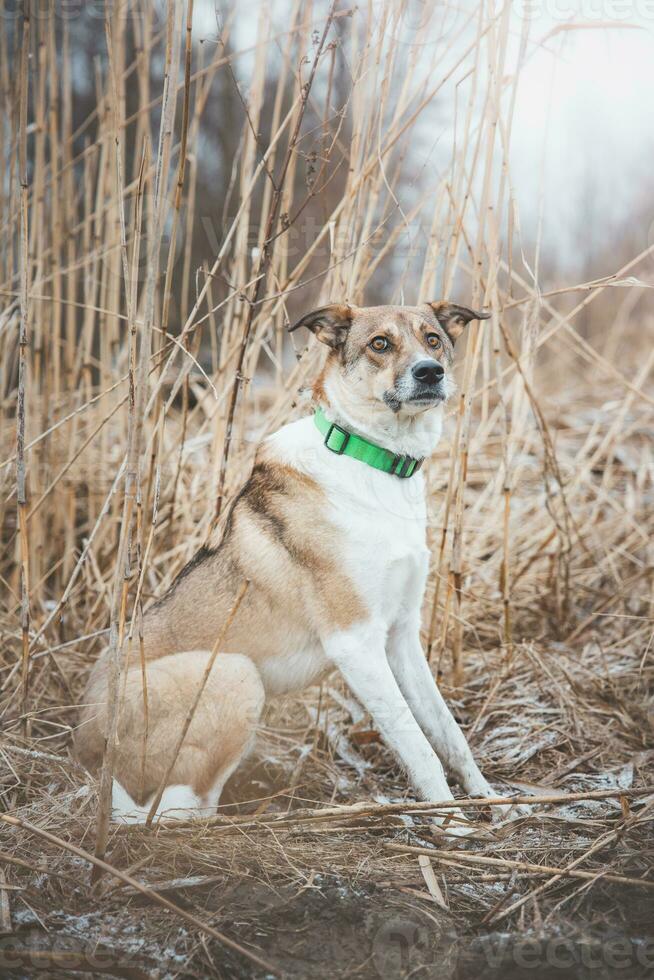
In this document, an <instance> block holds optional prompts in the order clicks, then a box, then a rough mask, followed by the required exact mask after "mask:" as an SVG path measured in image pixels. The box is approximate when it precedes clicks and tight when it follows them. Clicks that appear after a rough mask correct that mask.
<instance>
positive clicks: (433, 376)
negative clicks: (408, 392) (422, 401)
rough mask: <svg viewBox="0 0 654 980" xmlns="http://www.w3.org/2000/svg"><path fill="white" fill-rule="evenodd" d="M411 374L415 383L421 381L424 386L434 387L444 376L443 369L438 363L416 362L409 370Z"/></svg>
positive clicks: (430, 361) (429, 361)
mask: <svg viewBox="0 0 654 980" xmlns="http://www.w3.org/2000/svg"><path fill="white" fill-rule="evenodd" d="M411 374H412V375H413V377H414V378H415V379H416V381H422V383H423V384H426V385H435V384H438V382H439V381H440V380H441V378H442V377H443V375H444V374H445V368H444V367H443V365H442V364H439V363H438V361H432V360H428V361H418V363H417V364H414V365H413V367H412V368H411Z"/></svg>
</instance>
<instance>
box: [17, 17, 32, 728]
mask: <svg viewBox="0 0 654 980" xmlns="http://www.w3.org/2000/svg"><path fill="white" fill-rule="evenodd" d="M29 51H30V14H29V10H25V12H24V14H23V21H22V47H21V59H20V102H19V107H20V108H19V122H18V126H19V132H18V183H19V186H20V270H21V271H20V327H19V336H18V389H17V398H16V503H17V507H18V527H19V544H20V602H21V613H20V624H21V640H22V666H21V712H22V715H23V718H24V726H25V732H26V733H27V732H28V730H29V722H28V716H27V696H28V685H29V666H30V665H29V631H30V560H29V554H30V542H29V537H28V529H27V471H26V460H25V412H26V405H25V394H26V387H27V374H28V363H27V359H28V343H29V339H30V338H29V328H30V300H29V277H30V262H29V252H28V248H29V245H28V243H29V207H28V197H29V178H28V173H27V100H28V91H29V74H30V73H29Z"/></svg>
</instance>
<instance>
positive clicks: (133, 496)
mask: <svg viewBox="0 0 654 980" xmlns="http://www.w3.org/2000/svg"><path fill="white" fill-rule="evenodd" d="M106 23H107V37H108V47H109V50H110V59H111V28H110V22H109V19H108V18H107V21H106ZM167 29H168V35H167V44H166V72H165V84H164V96H163V100H162V114H161V126H160V131H159V147H158V151H157V162H156V177H155V188H154V198H153V199H154V204H153V208H154V215H153V216H152V217H151V227H150V229H149V240H148V265H147V273H146V283H145V297H144V311H143V322H142V325H141V329H140V331H139V333H140V349H139V351H138V360H137V349H136V335H137V324H136V319H135V317H136V281H135V280H134V279H133V278H132V279H130V273H129V270H128V261H127V248H126V240H125V233H124V227H125V226H124V211H123V207H122V197H123V189H122V178H121V167H120V165H119V162H118V161H119V159H120V152H119V153H118V154H117V183H118V195H119V206H118V207H119V213H120V219H121V229H122V237H123V249H122V254H123V271H124V276H125V291H126V296H127V295H129V296H131V301H130V302H129V306H128V317H129V328H130V335H131V343H130V370H129V375H130V377H129V389H130V398H129V404H128V419H129V421H128V434H127V454H126V457H127V459H126V470H125V489H124V497H123V513H122V521H121V533H120V539H119V544H118V553H117V557H116V567H115V576H114V583H113V589H112V610H111V621H110V627H109V630H110V632H109V637H110V654H109V656H110V665H111V666H110V670H109V684H108V692H107V726H106V734H105V739H106V741H105V751H104V756H103V760H102V770H101V774H100V793H99V806H98V817H97V832H96V843H95V853H96V856H97V857H100V858H102V857H104V854H105V853H106V848H107V841H108V837H109V820H110V817H111V794H112V786H113V764H114V759H115V753H116V740H117V737H118V720H119V712H120V709H121V705H120V700H119V688H120V680H121V677H122V673H123V670H124V665H125V651H124V650H123V638H124V630H125V620H126V616H127V597H128V589H129V583H130V579H131V577H132V570H131V556H130V554H129V547H130V536H131V533H132V519H133V515H134V510H135V507H136V505H137V497H138V496H139V495H140V456H141V441H142V438H141V434H142V429H143V421H144V414H145V406H146V399H147V393H146V382H147V377H148V373H147V368H148V363H149V359H150V348H151V336H152V326H153V320H154V303H155V280H156V276H157V274H158V267H159V251H160V248H161V238H162V235H163V220H164V211H165V189H166V184H167V177H168V163H169V159H170V148H171V141H172V135H173V134H172V129H173V123H174V118H175V98H174V94H175V93H176V88H177V85H176V77H177V64H178V61H177V59H178V44H179V30H180V24H179V17H178V9H177V5H176V4H175V3H174V2H172V0H171V2H170V3H169V4H168V11H167ZM116 142H117V146H118V148H119V143H118V138H117V137H116ZM137 244H138V243H135V249H134V262H135V263H137V262H138V260H139V256H138V251H137ZM171 247H174V245H172V244H171ZM133 275H134V270H132V276H133ZM98 867H99V865H95V866H94V875H96V874H97V869H98Z"/></svg>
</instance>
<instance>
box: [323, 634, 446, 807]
mask: <svg viewBox="0 0 654 980" xmlns="http://www.w3.org/2000/svg"><path fill="white" fill-rule="evenodd" d="M323 643H324V649H325V654H326V656H327V657H328V659H329V660H330V661H331V662H332V663H333V664H334V665H335V666H336V667H338V669H339V670H340V672H341V674H342V675H343V677H344V678H345V681H346V683H347V685H348V687H349V688H350V689H351V691H352V693H353V694H354V695H355V697H356V698H358V700H359V701H360V702H361V703H362V705H363V706H364V708H365V709H366V710H367V711H368V712H369V713H370V714H371V715H372V718H373V720H374V722H375V725H376V726H377V728H378V730H379V733H380V735H381V736H382V738H383V739H384V741H385V742H386V744H387V745H388V746H389V748H390V749H391V750H392V751H393V752H394V753H395V755H396V756H397V758H398V759H399V761H400V763H401V764H402V765H403V766H404V768H405V769H406V770H407V773H408V774H409V777H410V779H411V781H412V782H413V784H414V786H415V787H416V789H417V790H418V793H419V794H420V796H421V797H422V798H423V799H424V800H426V801H434V802H436V801H438V800H451V799H453V797H452V793H451V792H450V788H449V786H448V785H447V780H446V778H445V772H444V771H443V766H442V765H441V762H440V760H439V758H438V756H437V755H436V753H435V752H434V750H433V748H432V746H431V745H430V744H429V741H428V739H427V738H426V737H425V734H424V732H423V731H422V729H421V727H420V725H419V724H418V723H417V721H416V720H415V718H414V716H413V714H412V712H411V709H410V708H409V705H408V704H407V702H406V700H405V698H404V696H403V695H402V692H401V690H400V688H399V687H398V684H397V681H396V680H395V677H394V676H393V672H392V670H391V668H390V666H389V663H388V659H387V657H386V650H385V635H384V631H381V630H378V629H376V628H375V627H373V626H370V625H368V626H365V627H361V626H359V627H356V628H355V629H351V630H347V631H343V632H339V633H335V634H332V635H331V636H329V637H328V638H326V639H325V640H324V641H323ZM456 815H457V817H459V816H460V814H459V813H458V812H457V814H456Z"/></svg>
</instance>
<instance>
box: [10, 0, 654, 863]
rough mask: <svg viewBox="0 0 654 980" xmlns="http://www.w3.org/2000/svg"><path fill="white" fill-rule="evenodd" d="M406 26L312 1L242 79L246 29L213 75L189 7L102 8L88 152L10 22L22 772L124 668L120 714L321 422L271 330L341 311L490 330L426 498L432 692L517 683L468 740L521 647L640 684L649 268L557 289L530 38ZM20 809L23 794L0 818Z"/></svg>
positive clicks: (15, 625) (265, 40) (472, 357)
mask: <svg viewBox="0 0 654 980" xmlns="http://www.w3.org/2000/svg"><path fill="white" fill-rule="evenodd" d="M196 2H197V0H196ZM404 7H405V5H404V3H403V0H398V2H393V3H388V4H383V5H379V6H377V7H370V8H365V7H364V8H356V9H355V8H353V7H350V6H349V5H348V4H346V3H340V4H334V5H331V6H329V7H328V6H327V5H326V4H319V3H316V4H310V3H302V2H299V0H294V2H292V3H289V5H288V17H287V19H286V24H285V28H284V30H282V31H280V30H279V29H278V25H277V23H273V19H272V14H271V11H270V9H269V7H268V6H267V5H265V4H261V5H259V6H258V7H257V22H256V25H254V24H251V25H250V27H249V30H250V33H251V34H252V41H248V43H247V45H246V48H245V49H244V50H240V49H238V48H237V46H236V41H235V37H236V36H238V34H239V32H238V31H237V30H236V27H237V22H238V18H239V16H240V15H239V13H238V9H237V6H236V5H233V6H232V7H231V9H230V12H229V14H227V15H226V17H225V19H224V22H222V23H220V24H219V25H218V31H217V35H216V39H215V40H214V42H213V43H211V44H208V43H204V44H202V45H200V44H198V43H197V41H196V39H195V38H194V36H193V30H192V24H193V2H192V0H188V3H187V4H178V3H175V2H170V3H168V5H167V6H166V8H165V10H164V12H163V15H162V16H158V15H157V13H156V12H155V11H156V8H154V7H153V6H152V5H150V4H148V3H145V2H140V0H138V2H135V3H134V4H130V5H129V6H128V8H127V11H126V12H125V8H122V9H121V8H120V7H116V8H115V9H113V10H110V12H109V13H108V14H107V16H106V19H105V20H104V21H103V20H102V19H100V20H97V21H96V23H95V25H94V26H95V30H96V31H98V32H103V34H104V48H103V53H102V56H101V57H100V58H98V60H97V62H96V64H95V75H94V77H93V78H92V79H87V80H85V82H86V84H87V86H90V88H91V89H92V91H93V93H94V95H93V100H94V105H93V108H92V110H91V111H90V113H88V114H87V116H86V117H85V118H83V119H81V120H80V119H78V118H77V113H76V107H77V100H78V93H77V87H78V86H79V78H76V74H75V67H74V65H75V63H74V60H73V59H72V58H71V55H72V54H73V53H74V52H75V45H76V44H79V43H80V41H79V36H78V34H77V33H76V30H75V25H74V24H72V23H70V22H69V21H68V20H66V19H65V18H61V17H58V16H56V15H54V14H53V13H52V12H51V13H50V14H49V15H48V16H33V17H32V18H31V19H30V18H29V17H20V18H6V19H5V20H4V21H1V20H0V90H1V98H2V122H3V132H2V141H1V142H0V153H1V154H2V157H1V160H0V172H1V173H2V179H1V180H0V223H1V225H0V226H1V229H2V235H1V239H0V297H1V304H0V307H1V308H0V391H1V393H2V394H1V402H0V418H1V420H2V421H1V426H2V428H1V432H2V440H1V447H2V461H1V464H2V465H1V468H0V480H1V481H2V483H1V487H2V495H1V497H0V526H1V527H2V542H3V549H2V558H1V559H0V576H1V578H0V582H1V583H2V595H3V600H2V620H1V627H2V652H1V654H0V685H1V690H2V702H1V705H2V709H1V710H2V712H3V716H4V722H3V727H4V728H5V733H6V734H7V735H8V737H9V738H10V739H12V740H13V741H14V743H15V744H16V745H18V744H19V743H20V744H22V745H23V746H32V747H34V746H35V745H38V746H41V748H47V749H48V750H49V751H50V750H57V751H61V752H63V751H64V750H65V746H66V745H67V744H68V737H69V733H70V730H71V726H73V725H74V711H73V706H74V704H75V701H76V698H77V697H78V696H79V691H80V685H81V681H82V679H83V675H84V672H85V669H86V667H87V665H88V664H89V662H90V661H91V659H92V658H93V657H94V656H95V655H96V653H97V651H98V650H99V649H100V647H101V646H102V645H104V644H105V643H107V642H108V643H109V644H110V645H111V648H112V650H113V652H114V663H115V671H114V674H113V684H112V691H111V698H112V700H113V702H114V704H115V702H116V699H117V691H118V690H119V687H118V680H119V674H120V666H121V659H122V654H123V652H124V650H125V648H126V642H127V641H128V640H129V641H133V642H134V643H138V635H139V623H140V614H141V611H142V609H143V608H144V607H145V606H146V605H147V604H148V603H149V602H150V601H151V599H152V598H153V597H155V596H158V595H161V594H162V593H163V591H164V590H165V589H166V588H167V586H168V585H169V584H170V583H171V581H172V580H173V578H174V576H175V575H176V574H177V573H178V571H179V570H180V568H181V567H182V566H183V564H184V563H185V562H186V561H187V560H188V559H189V558H190V557H191V556H192V554H193V553H194V551H195V550H196V549H197V548H198V547H199V546H200V545H201V544H202V543H203V542H204V541H205V540H206V539H207V538H208V536H210V535H211V534H212V533H213V532H214V529H215V527H216V525H217V523H218V522H219V521H220V519H221V515H222V514H224V512H225V508H226V507H227V505H228V503H229V501H230V499H231V498H232V497H233V495H234V493H235V491H236V490H237V489H238V488H239V486H240V485H241V484H242V482H243V480H244V479H245V478H246V476H247V473H248V470H249V467H250V465H251V462H252V459H253V456H254V453H255V451H256V447H257V445H258V444H259V443H260V441H261V439H263V438H264V437H265V436H266V435H267V434H268V433H270V432H272V431H274V430H275V429H276V428H278V427H279V426H280V425H282V424H283V423H284V422H286V421H287V420H289V419H290V418H292V417H293V416H294V415H297V414H298V413H302V412H306V411H307V410H308V409H307V403H306V399H305V397H304V394H303V392H304V391H305V389H306V388H307V386H308V384H309V382H310V379H311V377H312V375H313V373H314V372H315V370H316V367H317V364H318V362H319V359H320V356H321V351H320V350H319V349H318V345H315V344H312V343H308V342H307V344H308V345H307V346H303V344H304V343H305V341H301V342H300V341H298V340H294V341H291V339H290V338H289V337H287V335H286V333H285V329H286V327H287V325H288V324H289V322H290V321H291V320H292V319H293V317H294V315H295V314H297V313H298V312H299V311H300V310H301V309H304V308H308V307H310V306H311V305H318V304H319V303H321V302H323V301H326V300H328V299H333V300H347V301H348V302H351V303H355V304H366V303H369V302H405V301H406V302H407V303H414V302H417V301H419V300H424V299H436V298H441V297H452V298H457V299H458V300H460V301H463V302H469V303H470V304H471V305H473V306H474V305H478V306H487V307H489V308H490V309H491V310H492V319H491V320H490V321H488V323H486V324H472V325H471V326H470V328H469V331H468V334H467V338H466V340H465V342H464V343H463V345H462V348H461V350H460V353H459V361H460V377H459V383H460V389H459V396H458V398H457V399H455V400H454V401H453V402H452V403H451V405H450V410H451V411H450V419H449V424H448V429H447V439H446V441H444V442H443V444H442V445H441V447H439V450H438V451H437V453H436V455H435V456H434V458H433V459H432V460H431V461H430V463H429V465H428V467H427V470H426V473H427V481H428V488H429V513H430V525H429V534H430V542H431V547H432V554H433V564H432V573H431V579H430V586H429V591H428V597H427V606H426V609H425V618H424V629H425V641H426V644H427V647H428V650H429V655H430V657H431V660H432V663H433V664H434V669H435V670H437V671H438V672H439V674H440V675H441V676H443V677H444V679H445V680H446V681H450V682H452V683H453V684H455V685H461V684H465V683H466V681H467V680H469V679H470V672H469V670H467V665H468V663H470V662H471V661H470V657H473V654H474V657H473V661H472V662H474V663H476V664H478V663H479V661H478V659H477V658H478V656H479V655H480V654H481V655H482V656H486V654H487V653H488V654H489V655H490V653H491V652H492V653H493V654H498V653H499V657H500V659H499V661H498V662H499V663H500V664H501V665H502V668H501V671H500V672H499V673H498V675H497V678H496V680H495V681H494V682H493V683H492V684H491V685H490V687H489V688H488V689H487V690H485V691H484V692H483V699H484V705H485V707H484V708H483V709H482V714H483V711H484V710H487V706H488V705H490V704H491V703H492V702H493V699H495V698H496V697H497V696H498V688H499V690H500V691H501V687H500V685H501V683H502V681H503V680H506V679H507V678H510V677H511V676H512V672H513V670H514V667H513V665H514V663H518V661H520V658H521V657H522V656H523V654H524V650H525V649H528V650H533V648H534V644H536V645H540V646H539V650H540V651H541V652H542V651H543V649H545V651H546V652H547V653H548V654H549V655H551V656H552V657H554V656H556V650H557V649H558V648H559V647H560V645H564V646H565V647H566V649H568V650H569V649H572V650H573V651H574V650H575V649H576V648H577V647H578V648H579V650H581V649H582V647H584V645H586V644H587V643H588V642H589V640H590V639H591V638H593V639H597V638H598V637H599V642H600V646H601V649H602V654H601V656H602V657H604V658H609V659H610V657H611V656H613V655H616V656H617V655H618V654H620V655H622V654H623V653H624V651H633V652H634V657H635V661H634V663H636V665H639V667H638V669H640V671H641V676H649V677H650V678H651V636H652V634H651V619H650V618H649V617H650V613H651V596H652V592H651V589H652V575H651V572H652V552H651V535H652V520H653V518H652V514H653V510H652V506H651V501H652V490H651V475H652V474H651V468H652V457H651V441H650V440H651V432H652V424H653V422H654V412H653V406H654V395H653V394H652V390H651V386H650V373H651V369H652V365H653V362H654V353H653V345H652V343H651V337H652V315H651V313H650V312H649V310H648V309H647V307H646V305H645V301H644V296H645V295H646V294H645V290H644V288H643V286H642V282H640V278H642V277H645V278H646V276H647V262H648V261H649V257H650V254H651V251H652V249H651V248H649V249H647V250H646V251H644V252H643V253H641V254H640V255H634V256H633V257H630V258H629V259H628V260H625V261H624V262H621V263H620V267H619V268H618V267H616V269H615V275H614V276H612V277H610V278H608V279H602V280H598V281H595V282H589V283H584V284H581V285H574V284H571V283H557V284H554V285H552V286H551V287H547V288H545V287H544V286H543V284H542V283H541V280H540V270H539V264H538V261H539V260H538V249H537V248H536V250H535V253H534V251H533V250H530V249H529V248H528V247H527V244H526V243H525V242H524V241H523V240H522V238H521V233H520V223H519V213H518V208H517V204H516V200H515V195H514V188H513V185H512V181H511V167H510V150H511V144H512V141H513V140H515V139H516V136H518V135H519V134H516V133H515V132H514V129H513V115H514V110H515V98H516V92H517V90H518V86H519V84H520V71H521V68H522V66H523V64H524V61H525V58H526V57H527V56H528V53H529V50H530V43H531V41H532V40H534V39H530V38H529V36H528V23H527V22H524V23H519V32H518V34H517V35H516V25H515V22H513V21H512V20H511V12H510V5H508V4H507V5H505V6H503V7H501V6H499V5H497V6H496V5H494V4H492V3H489V4H480V5H471V6H470V7H469V9H467V10H466V9H465V8H464V9H463V10H460V11H458V13H457V14H456V17H454V19H453V18H452V14H451V11H449V10H448V9H447V8H440V7H434V10H433V13H432V14H431V15H430V17H429V19H428V21H427V22H426V23H420V24H419V25H418V26H417V27H416V28H415V31H414V29H413V28H411V25H409V26H410V30H409V35H408V36H407V20H406V11H405V9H404ZM107 9H108V10H109V9H110V8H107ZM125 13H127V15H125ZM520 31H521V32H522V33H521V34H520ZM412 32H413V33H412ZM425 39H428V43H425ZM218 81H220V85H221V86H222V87H221V88H219V89H218V88H217V87H216V86H217V84H218ZM226 91H228V92H229V93H230V99H231V104H232V106H234V105H235V106H236V109H237V112H238V119H239V126H240V131H239V132H238V133H236V134H235V133H233V132H232V133H229V135H230V136H231V138H232V139H233V140H235V143H236V145H237V152H236V153H235V154H234V155H233V156H232V158H231V159H230V160H229V167H228V168H227V169H224V170H223V171H222V172H221V173H220V176H219V180H220V182H221V185H220V200H221V201H222V202H224V208H223V214H222V218H221V220H218V218H217V217H216V215H215V214H212V215H206V214H203V213H202V207H203V206H204V205H205V204H206V199H204V200H203V199H202V198H201V196H200V193H199V190H198V188H199V187H200V185H201V181H202V173H203V168H206V167H207V166H208V164H210V161H209V162H208V160H207V153H208V152H209V151H208V150H207V147H208V146H210V144H211V139H212V138H213V137H214V136H215V133H214V132H213V131H212V130H210V129H208V123H207V115H208V113H209V112H210V111H218V112H220V111H221V108H222V107H223V103H222V102H221V103H220V104H219V105H218V107H216V105H215V104H214V101H213V100H214V99H215V98H216V93H217V92H220V93H223V94H224V92H226ZM224 105H225V106H226V103H224ZM225 112H226V109H225ZM230 118H231V116H230ZM435 144H437V145H436V146H435ZM444 146H445V147H446V148H447V152H446V153H443V147H444ZM203 219H205V220H204V224H203ZM198 228H209V231H210V233H211V234H210V235H208V239H210V242H209V245H210V247H206V248H205V253H204V255H202V256H201V258H200V261H199V262H197V263H196V265H194V264H193V259H194V258H197V255H198V252H197V243H196V236H197V232H198ZM588 314H590V317H589V318H588ZM582 315H583V316H584V317H587V320H586V322H590V323H591V327H590V329H589V330H586V332H585V333H584V334H583V335H582V333H580V332H579V331H578V330H577V328H576V324H577V323H578V321H579V319H580V317H581V316H582ZM595 317H596V320H597V324H598V327H597V328H596V329H594V328H593V326H592V324H593V321H594V318H595ZM293 343H295V344H297V345H298V346H297V347H295V348H294V347H293ZM598 656H599V655H598ZM605 662H607V661H605ZM597 669H598V671H599V672H600V673H601V672H602V670H603V669H604V667H603V666H602V664H601V663H600V662H598V666H597ZM634 669H635V668H634ZM114 717H115V712H114ZM478 720H479V719H478ZM114 736H115V726H114V727H112V728H111V729H110V731H109V733H108V751H107V756H106V759H105V767H104V772H103V779H102V784H101V793H100V804H99V811H98V830H97V837H96V852H97V854H98V855H99V856H100V857H102V856H103V855H104V854H105V851H106V847H107V835H108V804H109V789H110V777H111V765H112V745H113V739H114ZM29 792H30V790H29V779H27V781H26V782H25V783H24V784H23V783H21V781H20V780H19V782H18V783H16V782H15V781H14V780H13V779H9V781H8V783H7V786H6V792H5V796H4V797H3V799H4V805H5V806H6V807H7V808H10V809H12V808H15V807H17V806H19V805H21V804H22V803H24V802H25V801H26V800H28V799H29Z"/></svg>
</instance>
